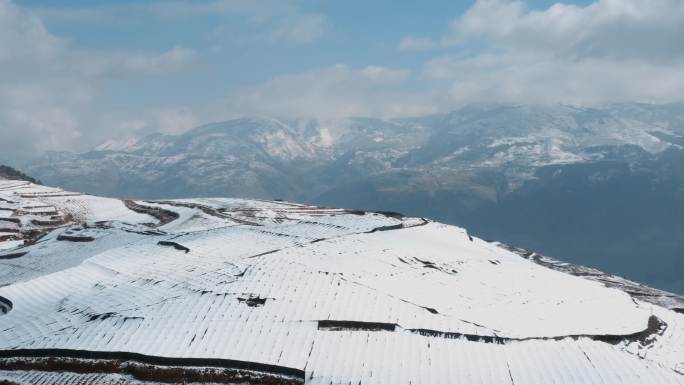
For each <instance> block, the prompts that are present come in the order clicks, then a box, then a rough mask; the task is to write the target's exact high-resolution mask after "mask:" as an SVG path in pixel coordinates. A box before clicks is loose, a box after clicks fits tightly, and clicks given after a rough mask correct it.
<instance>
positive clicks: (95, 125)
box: [0, 0, 684, 161]
mask: <svg viewBox="0 0 684 385" xmlns="http://www.w3.org/2000/svg"><path fill="white" fill-rule="evenodd" d="M301 4H302V3H301V2H297V1H268V0H267V1H265V2H254V1H246V0H215V1H206V2H190V1H161V2H146V3H113V4H110V5H102V6H92V7H85V8H39V9H27V8H23V7H20V6H18V5H17V4H15V3H12V2H11V1H9V0H0V68H1V69H2V71H0V137H2V138H3V141H2V143H0V154H1V155H0V161H8V160H9V161H11V160H13V159H20V158H22V157H25V156H26V155H27V154H38V153H40V152H42V151H45V150H61V149H69V150H74V149H75V150H79V149H83V148H88V147H90V146H91V145H93V144H95V142H97V141H99V140H104V139H106V138H108V137H109V136H125V135H131V134H139V133H142V132H147V131H164V132H174V133H176V132H182V131H183V130H186V129H188V128H190V127H192V126H194V125H197V124H201V123H205V122H207V121H214V120H220V119H225V118H228V117H232V116H236V115H246V114H266V115H276V116H282V117H315V118H322V119H330V118H341V117H348V116H375V117H402V116H412V115H421V114H429V113H436V112H443V111H449V110H451V109H455V108H458V107H459V106H461V105H464V104H468V103H478V102H487V103H497V102H500V103H517V104H521V103H569V104H576V105H595V104H603V103H610V102H619V101H639V102H656V103H660V102H674V101H684V93H682V91H681V90H682V89H684V44H682V43H681V42H682V41H684V2H683V1H681V0H596V1H594V2H592V3H590V4H588V5H585V6H578V5H572V4H566V3H562V2H558V3H555V4H553V5H552V6H550V7H548V8H545V9H535V8H531V7H529V6H528V5H527V4H526V3H525V2H524V1H511V0H478V1H476V2H475V3H474V4H473V5H472V6H471V7H470V8H469V9H468V10H467V11H466V12H465V13H463V14H462V15H454V16H455V18H454V19H453V20H452V21H451V23H449V24H447V25H444V28H443V31H444V32H443V33H442V35H441V36H424V35H422V33H421V32H422V31H402V33H405V35H404V36H402V35H397V36H396V41H395V42H394V44H396V50H395V54H396V55H397V56H396V58H392V57H388V58H387V60H385V63H384V64H383V65H379V64H378V63H359V61H358V60H356V58H355V57H349V58H348V59H349V60H348V62H349V63H345V60H342V61H340V60H339V58H340V57H341V56H339V55H338V56H335V58H334V59H330V60H334V62H332V63H327V64H321V63H320V62H319V63H318V64H316V65H310V66H309V65H307V66H304V65H300V66H299V67H298V68H293V67H292V66H291V65H290V66H289V67H287V66H283V68H288V69H287V70H285V69H280V65H279V63H278V62H274V63H273V66H274V67H273V68H275V71H273V72H275V73H277V75H275V76H274V75H268V76H267V77H262V78H259V77H258V76H257V77H255V79H253V80H251V81H250V82H249V83H248V84H237V85H234V86H230V85H229V86H227V87H224V85H222V86H221V87H224V88H221V89H220V90H218V91H217V90H212V94H213V95H217V96H214V97H213V101H212V102H210V103H203V104H202V103H199V102H198V103H193V102H192V101H187V102H181V103H176V104H173V105H168V104H165V103H163V102H157V103H155V101H154V100H151V101H148V102H146V103H144V104H145V105H144V106H142V107H138V106H137V105H136V103H137V102H130V104H129V105H125V106H124V107H125V108H122V109H120V110H117V108H114V107H113V105H112V102H111V101H108V95H109V94H108V93H109V92H110V90H111V88H112V84H114V85H115V87H113V88H114V89H115V90H116V92H119V93H121V92H129V93H131V94H132V95H133V94H135V93H136V91H137V89H138V88H137V87H139V84H143V83H144V84H155V83H153V82H152V83H150V82H149V80H150V79H163V80H164V81H166V80H168V81H169V82H180V80H182V79H184V78H185V77H190V78H191V77H192V76H195V75H198V74H200V75H201V73H202V68H205V67H206V66H207V65H212V64H214V65H217V64H216V63H212V62H211V61H212V60H214V59H213V58H215V57H218V56H220V55H225V56H226V57H228V58H229V59H228V60H230V59H231V58H232V56H240V55H242V54H243V53H245V52H247V53H249V52H253V51H254V50H255V47H257V46H258V47H259V49H269V50H270V49H278V50H281V51H282V55H287V54H288V51H287V50H288V49H291V50H295V49H300V51H297V52H298V53H300V54H301V53H302V52H304V54H306V51H305V50H304V51H302V50H301V47H307V46H308V47H321V46H322V45H324V44H326V43H327V42H328V40H326V39H343V38H344V31H339V30H338V31H336V30H335V28H336V27H335V25H334V17H333V16H334V15H326V14H324V13H321V12H320V10H317V9H315V8H314V9H306V10H305V9H303V8H302V6H301ZM131 15H133V16H131ZM126 16H131V17H139V18H140V17H144V18H148V19H149V20H148V19H145V21H150V20H163V21H164V22H171V23H176V22H177V23H180V24H186V23H189V22H190V21H191V20H195V21H197V20H200V19H201V18H207V17H213V18H216V19H217V20H218V21H217V23H218V27H217V28H215V30H214V33H213V35H212V36H211V38H212V39H216V40H218V42H217V43H216V44H214V45H213V46H212V47H211V49H204V50H203V49H201V48H198V47H194V46H193V42H192V41H186V42H185V44H171V45H168V46H166V47H165V48H164V49H157V50H152V49H145V50H140V49H131V50H128V49H117V50H113V49H94V48H85V47H83V46H80V45H79V44H78V43H77V42H75V41H72V40H69V39H66V38H64V37H61V36H58V35H57V34H55V33H52V32H51V31H49V30H48V28H46V25H45V23H44V20H45V19H49V20H53V21H54V20H56V21H59V22H61V23H66V24H68V25H76V24H87V23H119V22H121V20H127V17H126ZM227 17H231V18H237V19H239V20H242V21H243V23H242V24H240V28H243V27H244V30H241V29H240V28H238V27H236V26H235V25H233V24H231V23H229V22H228V21H226V20H235V19H222V18H227ZM193 18H196V19H193ZM202 20H203V19H202ZM315 44H318V46H316V45H315ZM311 49H314V48H311ZM291 52H295V51H291ZM342 57H343V56H342ZM331 58H332V56H331ZM393 59H396V60H393ZM350 63H354V64H350ZM387 63H390V64H387ZM394 63H396V64H394ZM402 63H403V64H402ZM407 63H413V64H407ZM203 66H204V67H203ZM183 84H185V85H187V84H188V83H187V82H186V83H183ZM217 87H219V86H218V85H217ZM179 92H182V88H179ZM122 111H123V112H122Z"/></svg>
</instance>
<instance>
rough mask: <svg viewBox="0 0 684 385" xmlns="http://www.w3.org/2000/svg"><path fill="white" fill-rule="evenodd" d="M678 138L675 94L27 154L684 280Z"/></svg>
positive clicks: (168, 186) (140, 180) (64, 168)
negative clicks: (384, 215) (459, 230)
mask: <svg viewBox="0 0 684 385" xmlns="http://www.w3.org/2000/svg"><path fill="white" fill-rule="evenodd" d="M682 146H684V106H683V105H681V104H671V105H645V104H634V103H632V104H618V105H610V106H605V107H602V108H577V107H572V106H562V105H558V106H506V105H491V106H486V105H479V106H469V107H464V108H461V109H459V110H457V111H454V112H452V113H449V114H444V115H435V116H427V117H418V118H411V119H396V120H381V119H370V118H365V119H361V118H353V119H346V120H342V121H335V122H322V121H320V122H319V121H311V120H276V119H272V118H264V117H257V118H244V119H236V120H232V121H228V122H222V123H215V124H210V125H206V126H202V127H198V128H196V129H193V130H190V131H189V132H187V133H185V134H183V135H175V136H173V135H159V134H154V135H150V136H147V137H145V138H141V139H138V140H127V141H125V142H123V143H118V144H117V143H107V144H106V145H103V146H100V147H98V148H97V149H95V150H94V151H91V152H88V153H85V154H78V155H77V154H69V153H51V154H48V155H46V157H45V158H44V159H43V160H42V161H40V162H37V163H36V164H33V165H31V166H30V167H28V168H27V169H28V170H29V171H30V173H31V174H33V175H36V176H37V177H39V178H41V179H42V180H45V181H46V182H48V183H51V184H54V185H60V186H63V187H65V188H68V189H71V190H76V191H87V192H90V193H97V194H101V195H106V196H128V197H136V198H157V199H160V198H180V197H191V196H236V197H253V198H263V199H274V198H282V199H288V200H294V201H302V202H308V203H311V204H317V205H327V206H334V207H358V208H364V209H370V210H391V211H399V212H405V213H409V214H411V215H417V216H429V217H432V218H436V219H438V220H440V221H443V222H447V223H452V224H458V225H463V226H467V227H468V228H470V229H471V230H472V231H473V232H474V233H476V234H478V235H480V236H482V237H486V238H494V239H499V240H501V241H505V242H507V243H510V244H514V245H517V246H521V247H526V248H532V249H535V250H539V251H541V252H544V253H546V254H550V255H554V256H556V257H559V258H562V259H565V260H570V261H574V262H578V263H582V264H589V265H591V266H593V267H597V268H600V269H603V270H606V271H611V272H615V273H619V274H621V275H625V276H627V277H629V278H631V279H635V280H639V281H644V282H647V283H649V284H651V285H654V286H657V287H660V288H664V289H667V290H671V291H675V292H679V293H684V278H682V277H681V275H679V274H677V272H678V271H680V270H681V269H684V266H682V261H683V260H684V259H682V258H681V257H682V252H683V250H684V235H682V234H684V232H682V231H681V229H682V226H684V222H683V221H682V219H681V218H684V195H682V193H681V192H682V191H684V178H683V177H682V175H681V172H680V171H679V170H681V167H680V165H681V159H682V158H684V149H683V147H682ZM548 224H550V225H548Z"/></svg>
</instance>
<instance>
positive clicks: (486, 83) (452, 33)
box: [400, 0, 684, 109]
mask: <svg viewBox="0 0 684 385" xmlns="http://www.w3.org/2000/svg"><path fill="white" fill-rule="evenodd" d="M410 39H411V38H405V39H404V40H403V41H402V43H403V46H404V48H405V49H408V48H413V47H415V48H420V47H421V44H422V43H421V40H416V41H413V40H410ZM682 41H684V1H681V0H597V1H595V2H593V3H590V4H589V5H586V6H577V5H569V4H564V3H556V4H554V5H552V6H550V7H548V8H547V9H541V10H535V9H530V8H529V7H528V6H527V5H526V3H525V2H523V1H511V0H478V1H476V2H475V4H474V5H473V6H472V7H471V8H470V9H469V10H468V11H467V12H466V13H465V14H464V15H462V16H460V17H458V18H457V19H455V20H454V21H453V22H452V23H451V25H450V30H449V33H448V34H447V35H445V36H441V37H439V38H436V39H434V40H429V41H426V42H424V43H425V45H426V46H431V44H430V43H432V44H433V46H434V47H439V48H440V49H441V50H442V53H441V54H440V56H439V57H437V58H434V59H432V60H429V61H428V62H426V63H425V64H424V66H423V70H422V78H423V79H424V80H425V81H429V82H431V83H430V84H432V85H433V87H435V88H436V89H441V91H439V93H440V97H439V98H437V100H438V102H437V103H438V105H439V106H440V107H441V108H445V109H449V108H454V107H456V106H457V105H459V104H465V103H473V102H504V103H505V102H510V103H558V102H561V103H574V104H583V105H591V104H600V103H605V102H613V101H646V102H671V101H682V100H683V99H684V95H683V94H682V92H681V89H682V87H683V86H684V44H682ZM401 46H402V44H400V47H401ZM463 47H468V48H467V50H466V49H463V50H462V48H463ZM472 47H479V48H478V49H477V50H476V51H475V52H474V53H473V48H472ZM454 50H459V51H460V52H461V53H460V54H453V53H451V54H450V53H448V51H454ZM444 51H447V53H445V52H444ZM466 52H468V53H469V54H466Z"/></svg>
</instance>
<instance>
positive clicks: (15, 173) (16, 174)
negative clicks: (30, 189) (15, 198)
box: [0, 164, 42, 184]
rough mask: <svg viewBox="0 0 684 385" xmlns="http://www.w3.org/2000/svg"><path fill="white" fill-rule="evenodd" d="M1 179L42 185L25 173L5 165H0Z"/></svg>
mask: <svg viewBox="0 0 684 385" xmlns="http://www.w3.org/2000/svg"><path fill="white" fill-rule="evenodd" d="M0 178H5V179H16V180H25V181H27V182H31V183H35V184H42V183H41V181H39V180H37V179H34V178H31V177H30V176H28V175H26V174H24V173H23V172H21V171H19V170H17V169H15V168H12V167H10V166H6V165H4V164H0Z"/></svg>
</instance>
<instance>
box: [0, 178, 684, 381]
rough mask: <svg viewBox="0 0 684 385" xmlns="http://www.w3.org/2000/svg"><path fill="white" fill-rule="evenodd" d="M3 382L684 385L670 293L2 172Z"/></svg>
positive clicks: (365, 216) (230, 204)
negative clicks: (5, 177) (102, 194)
mask: <svg viewBox="0 0 684 385" xmlns="http://www.w3.org/2000/svg"><path fill="white" fill-rule="evenodd" d="M5 223H6V226H7V227H6V228H5V229H4V230H3V231H4V233H3V232H0V237H1V236H3V235H2V234H5V235H4V236H5V238H0V249H1V250H0V383H2V381H6V382H7V383H17V384H96V383H97V384H156V383H169V382H184V383H203V384H207V383H230V384H238V383H253V384H298V383H307V384H497V385H499V384H516V385H520V384H684V315H683V314H681V313H679V312H677V311H675V309H679V308H682V307H683V306H682V303H684V301H683V300H682V299H681V298H680V297H677V296H674V295H672V294H669V293H664V292H661V291H657V290H654V289H650V288H646V287H642V286H639V285H638V284H635V283H630V282H628V281H624V280H620V279H619V277H611V276H607V275H605V274H603V273H601V272H597V271H593V270H592V271H590V272H588V271H587V270H583V269H582V268H581V267H572V266H569V265H567V264H562V263H560V262H557V261H553V260H550V259H545V258H543V257H541V256H536V257H535V255H534V254H533V253H527V252H525V251H520V250H517V249H514V248H511V247H506V246H504V245H501V244H497V243H491V242H485V241H483V240H480V239H477V238H474V237H472V236H470V235H469V234H468V233H467V232H466V231H465V230H464V229H461V228H458V227H454V226H447V225H443V224H440V223H436V222H432V221H429V220H426V219H423V218H407V217H403V216H401V215H400V214H396V213H370V212H360V211H351V210H343V209H330V208H319V207H312V206H306V205H299V204H294V203H289V202H276V201H257V200H241V199H225V198H216V199H184V200H171V201H122V200H117V199H107V198H98V197H93V196H88V195H83V194H77V193H70V192H65V191H62V190H60V189H55V188H49V187H44V186H39V185H35V184H32V183H28V182H17V181H0V224H2V225H3V226H5Z"/></svg>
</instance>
